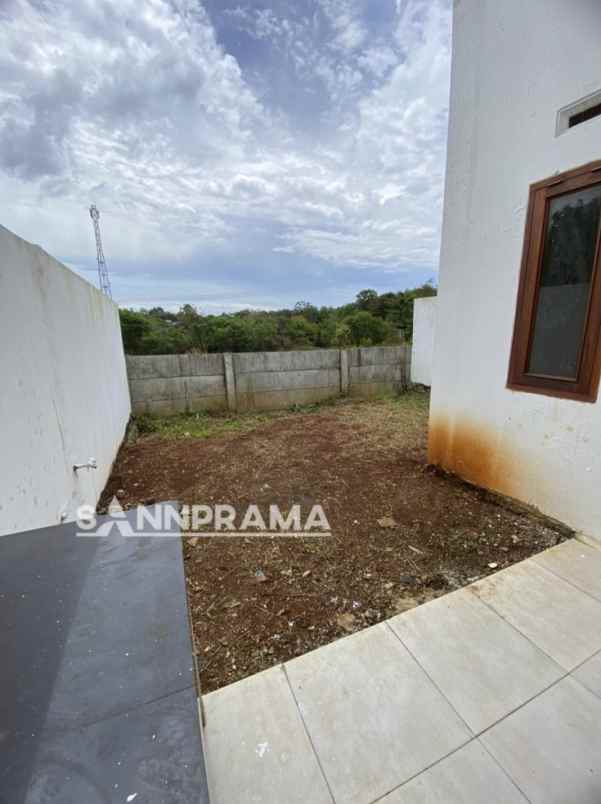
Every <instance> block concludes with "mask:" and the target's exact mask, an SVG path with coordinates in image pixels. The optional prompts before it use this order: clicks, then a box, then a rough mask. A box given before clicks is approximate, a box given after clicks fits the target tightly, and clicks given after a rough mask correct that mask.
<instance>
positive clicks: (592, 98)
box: [555, 90, 601, 137]
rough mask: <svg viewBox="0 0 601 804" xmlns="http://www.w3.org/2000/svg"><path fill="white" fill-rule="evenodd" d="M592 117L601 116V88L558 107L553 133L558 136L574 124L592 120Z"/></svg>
mask: <svg viewBox="0 0 601 804" xmlns="http://www.w3.org/2000/svg"><path fill="white" fill-rule="evenodd" d="M594 117H601V90H599V91H598V92H593V93H592V95H587V96H586V98H581V99H580V100H578V101H576V102H575V103H570V105H569V106H564V107H563V109H560V110H559V111H558V112H557V130H556V132H555V135H556V136H557V137H559V136H560V135H561V134H565V132H566V131H569V129H571V128H574V126H578V125H580V123H585V122H586V121H587V120H592V119H593V118H594Z"/></svg>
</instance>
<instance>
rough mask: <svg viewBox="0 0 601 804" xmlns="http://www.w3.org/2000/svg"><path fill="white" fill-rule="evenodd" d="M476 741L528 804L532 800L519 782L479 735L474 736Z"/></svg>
mask: <svg viewBox="0 0 601 804" xmlns="http://www.w3.org/2000/svg"><path fill="white" fill-rule="evenodd" d="M476 742H477V743H478V745H479V746H480V747H481V748H482V750H483V751H485V752H486V753H487V754H488V756H489V757H490V758H491V759H492V761H493V762H494V763H495V765H496V766H497V767H498V768H500V770H501V771H502V773H503V774H504V775H505V776H506V777H507V778H508V779H509V781H510V782H511V784H512V785H513V786H514V787H515V789H516V790H517V791H518V792H519V793H521V794H522V796H523V797H524V801H527V802H528V804H532V801H531V800H530V799H529V798H528V796H527V795H526V793H524V791H523V790H522V788H521V787H520V786H519V784H518V783H517V782H516V780H515V779H514V778H513V776H512V775H511V774H510V773H509V771H508V770H507V768H506V767H505V766H504V765H502V764H501V762H500V761H499V760H498V759H497V758H496V756H495V755H494V754H493V753H492V751H491V750H490V749H489V747H488V746H487V745H486V744H485V743H483V742H482V740H481V739H480V738H479V737H476Z"/></svg>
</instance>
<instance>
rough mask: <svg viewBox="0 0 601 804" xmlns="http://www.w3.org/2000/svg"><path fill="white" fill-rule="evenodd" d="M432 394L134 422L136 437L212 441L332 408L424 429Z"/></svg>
mask: <svg viewBox="0 0 601 804" xmlns="http://www.w3.org/2000/svg"><path fill="white" fill-rule="evenodd" d="M428 396H429V395H428V393H427V392H426V391H424V390H423V389H419V388H413V387H412V388H409V390H407V391H406V392H404V393H402V394H398V395H396V394H395V395H392V394H380V395H377V396H373V397H371V398H370V399H363V400H362V399H355V398H348V397H342V398H341V397H334V398H332V399H326V400H323V401H322V402H316V403H312V404H307V405H292V406H290V407H289V408H287V409H286V410H280V411H269V412H261V413H258V412H253V413H225V412H222V411H219V412H211V411H198V412H196V413H178V414H175V415H172V416H156V415H152V414H141V415H139V416H136V417H135V419H134V422H135V428H136V436H137V437H145V436H155V437H159V438H167V439H173V438H211V437H214V436H223V435H227V434H229V433H231V434H236V433H245V432H250V431H251V430H255V429H256V428H257V427H259V426H260V425H262V424H265V423H266V422H269V421H272V420H274V419H281V418H284V417H286V416H295V415H307V414H316V413H321V412H326V411H328V410H331V409H341V408H342V409H345V412H346V413H348V415H349V416H350V417H357V418H359V419H363V420H365V419H366V418H367V419H371V418H376V419H379V420H381V423H382V424H384V423H388V424H390V425H391V426H393V427H394V426H395V424H396V425H398V424H400V425H401V426H403V427H405V426H415V427H416V428H418V427H420V426H422V422H423V417H424V415H425V413H426V411H427V407H428Z"/></svg>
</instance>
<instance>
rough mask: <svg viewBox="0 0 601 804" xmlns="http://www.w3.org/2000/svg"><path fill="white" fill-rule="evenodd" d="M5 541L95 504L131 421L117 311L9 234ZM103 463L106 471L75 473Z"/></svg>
mask: <svg viewBox="0 0 601 804" xmlns="http://www.w3.org/2000/svg"><path fill="white" fill-rule="evenodd" d="M0 331H1V334H2V348H1V351H0V370H1V377H2V388H1V391H0V423H1V424H0V426H1V428H2V441H1V447H0V535H4V534H7V533H13V532H15V531H22V530H28V529H31V528H38V527H42V526H46V525H51V524H55V523H58V522H59V521H61V517H62V518H64V519H66V520H69V519H73V518H74V515H75V511H76V508H77V506H78V505H80V504H82V503H89V504H95V503H96V502H97V500H98V497H99V495H100V493H101V491H102V489H103V488H104V485H105V483H106V480H107V479H108V476H109V473H110V469H111V465H112V463H113V460H114V458H115V456H116V454H117V450H118V448H119V445H120V443H121V440H122V438H123V435H124V432H125V428H126V425H127V421H128V418H129V414H130V403H129V390H128V386H127V376H126V371H125V359H124V355H123V347H122V342H121V329H120V325H119V311H118V309H117V305H116V304H114V303H113V302H112V301H111V300H110V299H108V298H107V297H106V296H104V295H103V294H102V293H100V291H98V290H97V289H96V288H94V287H93V286H92V285H90V284H89V283H88V282H86V281H85V280H84V279H81V278H80V277H79V276H77V275H76V274H74V273H73V272H72V271H70V270H69V269H68V268H66V267H65V266H64V265H62V264H61V263H59V262H58V261H57V260H55V259H54V258H53V257H51V256H49V255H48V254H46V252H45V251H43V250H42V249H41V248H39V247H38V246H34V245H32V244H31V243H28V242H26V241H25V240H22V239H21V238H19V237H17V236H16V235H14V234H13V233H12V232H10V231H8V229H5V228H4V227H2V226H0ZM90 457H94V458H96V460H97V462H98V469H96V470H93V469H91V470H81V471H79V472H77V473H76V472H74V471H73V464H74V463H83V462H85V461H87V460H88V459H89V458H90Z"/></svg>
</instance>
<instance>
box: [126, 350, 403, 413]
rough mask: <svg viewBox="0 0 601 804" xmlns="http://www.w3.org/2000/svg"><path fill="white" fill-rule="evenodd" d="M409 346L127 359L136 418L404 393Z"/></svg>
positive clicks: (158, 356)
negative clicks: (137, 416) (137, 415)
mask: <svg viewBox="0 0 601 804" xmlns="http://www.w3.org/2000/svg"><path fill="white" fill-rule="evenodd" d="M409 364H410V349H409V347H407V346H404V345H402V346H374V347H365V348H364V347H361V348H355V349H315V350H310V351H302V352H248V353H242V354H212V355H203V354H185V355H128V356H127V372H128V376H129V387H130V392H131V399H132V407H133V411H134V413H156V414H171V413H181V412H190V411H199V410H232V411H249V410H277V409H281V408H287V407H290V406H291V405H306V404H309V403H312V402H320V401H322V400H324V399H329V398H332V397H336V396H340V395H349V396H355V397H370V396H375V395H377V394H381V393H398V392H400V391H401V390H403V388H404V387H405V386H406V384H407V382H408V378H409V371H410V366H409Z"/></svg>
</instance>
